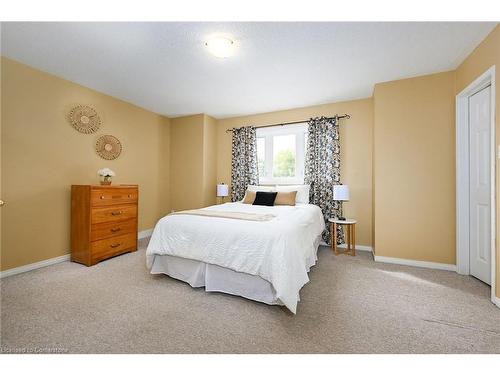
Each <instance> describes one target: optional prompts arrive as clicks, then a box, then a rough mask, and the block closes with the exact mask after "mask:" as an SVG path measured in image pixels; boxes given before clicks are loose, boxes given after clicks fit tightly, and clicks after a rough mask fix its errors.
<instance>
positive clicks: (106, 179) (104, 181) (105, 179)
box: [101, 176, 111, 185]
mask: <svg viewBox="0 0 500 375" xmlns="http://www.w3.org/2000/svg"><path fill="white" fill-rule="evenodd" d="M101 185H111V176H104V177H103V178H102V180H101Z"/></svg>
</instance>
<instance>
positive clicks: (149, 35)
mask: <svg viewBox="0 0 500 375" xmlns="http://www.w3.org/2000/svg"><path fill="white" fill-rule="evenodd" d="M495 25H496V23H361V22H354V23H339V22H329V23H304V22H292V23H274V22H273V23H260V22H255V23H237V22H234V23H209V22H202V23H200V22H193V23H190V22H179V23H175V22H174V23H168V22H159V23H142V22H124V23H82V22H77V23H52V22H49V23H35V22H19V23H3V24H2V45H1V47H2V50H1V53H2V55H3V56H7V57H9V58H12V59H14V60H17V61H20V62H23V63H25V64H27V65H30V66H33V67H35V68H38V69H40V70H43V71H46V72H49V73H52V74H54V75H57V76H60V77H63V78H66V79H68V80H70V81H73V82H76V83H79V84H81V85H84V86H87V87H90V88H93V89H95V90H97V91H101V92H103V93H106V94H109V95H112V96H114V97H117V98H120V99H123V100H126V101H128V102H131V103H134V104H136V105H138V106H141V107H143V108H146V109H149V110H151V111H154V112H157V113H161V114H163V115H167V116H170V117H176V116H182V115H188V114H194V113H207V114H209V115H212V116H215V117H217V118H223V117H229V116H235V115H245V114H252V113H260V112H268V111H275V110H281V109H287V108H294V107H303V106H308V105H315V104H322V103H330V102H337V101H343V100H350V99H358V98H365V97H369V96H371V94H372V91H373V86H374V84H375V83H377V82H383V81H389V80H395V79H401V78H407V77H412V76H416V75H422V74H429V73H435V72H440V71H446V70H450V69H454V68H455V67H457V65H458V64H459V63H460V62H461V61H462V60H463V59H464V58H465V57H466V56H467V55H468V54H469V53H470V52H471V51H472V50H473V49H474V48H475V47H476V46H477V45H478V44H479V42H480V41H481V40H482V39H484V37H486V35H487V34H488V33H489V32H490V31H491V30H492V29H493V28H494V27H495ZM214 33H222V34H226V35H229V36H231V37H232V38H233V39H234V40H235V41H236V43H237V45H238V49H237V51H236V54H235V55H234V56H233V57H231V58H228V59H218V58H216V57H214V56H212V55H210V54H209V53H208V52H207V50H206V48H205V46H204V41H205V40H206V38H207V37H208V36H209V35H211V34H214Z"/></svg>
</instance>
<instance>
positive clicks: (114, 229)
mask: <svg viewBox="0 0 500 375" xmlns="http://www.w3.org/2000/svg"><path fill="white" fill-rule="evenodd" d="M121 230H122V228H111V233H116V232H119V231H121Z"/></svg>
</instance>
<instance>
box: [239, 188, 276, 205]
mask: <svg viewBox="0 0 500 375" xmlns="http://www.w3.org/2000/svg"><path fill="white" fill-rule="evenodd" d="M247 191H276V189H275V186H274V185H273V186H259V185H248V186H247ZM246 196H247V193H246V192H245V195H244V196H243V199H242V200H241V202H243V201H244V200H245V198H246Z"/></svg>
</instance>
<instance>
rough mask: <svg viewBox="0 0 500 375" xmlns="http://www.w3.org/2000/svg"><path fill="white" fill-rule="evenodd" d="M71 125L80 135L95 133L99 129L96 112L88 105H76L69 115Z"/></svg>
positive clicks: (99, 123)
mask: <svg viewBox="0 0 500 375" xmlns="http://www.w3.org/2000/svg"><path fill="white" fill-rule="evenodd" d="M69 121H70V122H71V125H73V127H74V128H75V129H76V130H78V131H79V132H80V133H85V134H90V133H95V132H96V131H97V130H99V128H100V127H101V119H100V117H99V115H98V114H97V112H96V110H95V109H94V108H92V107H90V106H88V105H77V106H76V107H74V108H73V109H72V110H71V111H70V113H69Z"/></svg>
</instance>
